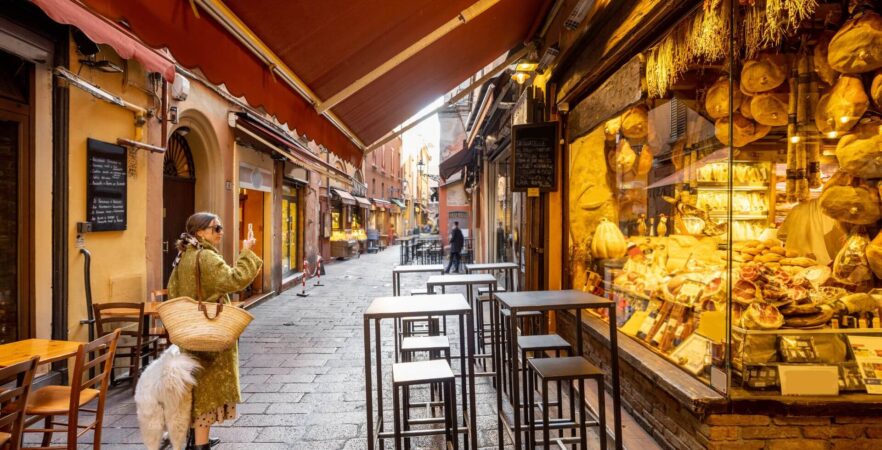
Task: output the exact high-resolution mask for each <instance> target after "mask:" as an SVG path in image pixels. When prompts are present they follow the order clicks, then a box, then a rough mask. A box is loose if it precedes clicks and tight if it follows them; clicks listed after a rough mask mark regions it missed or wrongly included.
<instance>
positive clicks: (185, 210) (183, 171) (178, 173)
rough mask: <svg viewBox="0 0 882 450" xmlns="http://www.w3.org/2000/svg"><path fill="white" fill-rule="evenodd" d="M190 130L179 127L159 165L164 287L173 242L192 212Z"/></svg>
mask: <svg viewBox="0 0 882 450" xmlns="http://www.w3.org/2000/svg"><path fill="white" fill-rule="evenodd" d="M189 131H190V129H189V128H187V127H181V128H178V129H177V130H175V132H174V133H172V135H171V136H170V137H169V140H168V148H167V149H166V151H165V161H164V163H163V175H164V176H163V185H162V204H163V208H162V210H163V219H162V241H163V242H162V252H163V254H162V285H163V286H167V285H168V278H169V276H171V270H172V263H173V262H174V260H175V256H177V254H178V252H177V250H176V249H175V241H177V239H178V236H179V235H180V234H181V232H183V230H184V225H185V224H186V222H187V218H188V217H190V215H192V214H193V213H194V212H196V210H195V199H196V171H195V166H194V164H193V153H192V152H191V151H190V144H189V143H188V142H187V133H189Z"/></svg>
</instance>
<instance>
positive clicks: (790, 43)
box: [567, 1, 882, 393]
mask: <svg viewBox="0 0 882 450" xmlns="http://www.w3.org/2000/svg"><path fill="white" fill-rule="evenodd" d="M766 3H767V2H706V5H710V6H709V7H705V8H698V9H697V10H696V12H695V13H694V14H693V15H692V16H691V17H688V18H685V19H684V20H683V21H682V22H681V23H680V24H678V25H676V28H675V29H674V30H671V31H670V32H669V33H668V34H667V35H666V36H664V37H662V38H661V40H660V41H659V42H658V43H657V44H656V45H655V46H654V47H652V48H649V49H646V51H645V52H644V53H643V55H642V57H643V61H644V62H645V64H641V61H640V60H638V59H634V60H632V61H630V62H627V63H625V64H624V65H623V66H622V67H621V68H620V70H619V71H618V72H617V73H616V74H615V75H614V76H613V77H611V78H610V79H609V80H608V81H607V83H609V84H611V85H612V89H607V90H606V91H597V92H595V93H590V94H589V95H588V96H587V97H586V98H585V100H584V101H583V102H582V103H581V104H580V105H578V106H577V107H576V111H577V112H578V111H592V113H593V114H595V115H597V113H598V112H599V111H606V112H605V113H602V114H600V115H601V117H602V120H599V121H598V123H596V124H595V125H589V126H586V127H585V129H581V130H573V129H570V130H569V132H570V133H571V134H570V136H569V139H568V140H569V146H568V151H569V154H568V156H569V175H568V181H567V182H568V183H569V192H570V195H569V205H568V208H569V224H568V228H569V236H568V240H569V246H570V249H569V250H570V255H569V258H570V262H571V270H570V273H571V278H570V282H571V284H572V286H573V287H574V288H577V289H583V290H586V291H594V292H597V293H599V294H602V295H605V296H608V297H610V298H614V299H615V300H616V301H617V302H618V304H619V305H620V311H621V313H620V314H619V316H618V321H619V323H618V324H619V325H620V327H621V328H620V329H621V331H622V332H623V333H624V334H626V335H629V336H631V337H632V338H633V339H635V340H636V341H638V342H640V343H642V344H643V345H645V346H646V347H648V348H651V349H652V350H654V351H655V352H657V353H658V354H659V355H661V356H663V357H664V358H667V359H668V360H670V361H671V362H673V363H675V364H676V365H678V366H679V367H681V368H682V369H683V370H684V371H686V372H689V373H691V374H692V375H694V376H695V377H697V378H698V379H700V380H702V381H704V382H706V383H708V384H709V385H711V386H712V387H713V388H715V389H717V390H719V391H720V392H724V393H730V392H733V391H737V390H744V391H757V390H767V391H777V392H780V391H781V389H782V387H783V386H782V384H783V383H787V381H788V380H787V378H786V376H785V374H784V373H783V372H779V368H780V367H782V366H794V365H795V366H799V367H807V366H811V365H815V366H823V367H825V369H824V370H827V371H829V372H831V373H832V374H833V379H834V381H833V382H832V383H831V382H829V381H828V382H827V384H828V385H827V386H825V388H829V390H831V391H833V392H853V391H854V392H867V391H871V390H873V389H875V388H873V387H869V388H868V387H867V386H866V385H863V384H862V382H863V381H862V379H860V378H861V376H854V373H857V372H855V370H856V368H857V367H858V364H859V363H861V356H860V354H858V355H854V354H852V353H853V352H850V351H849V350H848V348H849V347H852V348H857V347H859V346H860V345H864V346H872V347H874V348H882V326H880V325H878V323H879V321H878V318H879V317H880V316H882V310H880V309H879V306H878V305H879V300H880V299H882V297H878V296H877V295H876V294H877V293H879V292H882V291H878V290H874V289H876V288H877V287H878V286H882V243H880V242H882V235H878V236H875V238H874V234H873V233H876V232H878V230H879V223H880V219H882V202H880V199H879V193H878V189H877V188H878V186H877V185H876V180H877V179H879V178H882V169H880V166H879V165H878V164H876V163H874V162H872V161H874V160H875V158H882V152H880V151H879V148H880V147H879V145H878V142H880V140H882V137H880V136H882V134H880V130H882V121H880V120H879V119H878V117H879V110H878V109H877V106H876V105H878V104H879V103H878V102H879V101H880V100H882V96H879V95H878V92H876V91H878V89H876V87H878V84H880V83H882V76H880V75H877V72H876V70H877V69H879V68H882V58H879V57H875V56H873V57H868V56H866V55H869V54H871V53H872V52H871V50H870V49H871V48H875V45H876V44H875V43H874V42H873V41H872V39H871V38H870V37H869V36H870V35H871V34H872V33H871V32H869V31H868V29H863V28H862V27H869V26H868V25H866V23H864V22H866V20H867V19H866V18H867V17H873V19H872V20H876V19H878V17H876V16H874V15H875V14H876V13H875V12H872V11H869V10H868V9H866V8H864V7H863V6H865V2H851V4H852V5H858V6H857V7H853V8H851V9H849V8H845V7H843V3H842V2H838V1H837V2H833V1H819V2H817V5H815V2H802V3H801V2H788V4H790V5H797V4H803V5H804V6H805V7H804V8H800V9H799V11H797V10H794V11H791V12H788V11H784V12H780V14H781V15H780V16H779V17H775V18H769V17H767V12H768V11H770V10H767V9H766V6H765V4H766ZM732 4H734V5H735V6H734V7H736V8H738V9H739V11H738V13H737V14H736V16H737V17H743V18H744V20H743V21H739V22H738V23H734V24H733V23H729V17H730V13H731V11H729V10H728V9H727V8H729V7H730V6H728V5H732ZM794 8H795V7H794ZM862 18H863V19H862ZM880 20H882V19H880ZM819 23H826V24H827V25H828V28H830V30H829V31H825V30H823V29H821V28H823V27H811V26H810V25H811V24H819ZM734 37H737V39H730V38H734ZM730 42H735V43H736V45H738V48H735V49H734V50H733V49H730V48H729V43H730ZM845 42H848V44H847V45H848V47H847V48H846V47H845V44H844V43H845ZM861 50H864V51H863V52H862V53H861ZM857 53H860V54H861V55H863V56H862V57H861V58H855V57H853V55H854V54H857ZM729 67H734V68H735V72H734V73H733V75H734V76H733V77H732V78H733V79H732V80H731V81H730V76H729V73H728V71H727V68H729ZM633 69H636V70H633ZM632 74H639V76H632ZM642 86H645V89H643V88H641V87H642ZM868 89H869V90H868ZM609 92H614V93H615V96H614V97H610V96H609V94H608V93H609ZM626 99H630V100H626ZM871 100H873V101H875V102H876V103H873V102H871ZM730 101H731V102H732V103H731V105H730ZM611 105H619V106H616V107H612V106H611ZM730 134H731V135H730ZM729 286H731V288H729ZM874 321H876V325H874V324H873V322H874ZM877 328H878V329H877ZM864 348H866V347H864ZM730 368H731V370H729V369H730ZM874 377H875V378H877V379H878V376H876V375H874ZM863 378H866V377H863ZM837 379H838V383H837V382H836V381H835V380H837Z"/></svg>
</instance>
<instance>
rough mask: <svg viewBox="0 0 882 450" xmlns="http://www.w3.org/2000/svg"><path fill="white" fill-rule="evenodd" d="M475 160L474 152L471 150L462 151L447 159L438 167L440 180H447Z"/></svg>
mask: <svg viewBox="0 0 882 450" xmlns="http://www.w3.org/2000/svg"><path fill="white" fill-rule="evenodd" d="M474 158H475V151H474V150H472V149H471V148H465V149H462V150H460V151H458V152H456V153H454V154H453V155H452V156H450V157H448V158H447V159H445V160H444V161H441V164H439V165H438V172H439V174H440V175H441V178H443V179H445V180H446V179H448V178H450V177H452V176H453V175H455V174H456V173H457V172H459V171H460V170H462V168H463V167H465V166H466V165H468V164H469V163H471V162H472V161H473V160H474Z"/></svg>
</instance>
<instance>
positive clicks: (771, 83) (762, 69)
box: [741, 52, 787, 94]
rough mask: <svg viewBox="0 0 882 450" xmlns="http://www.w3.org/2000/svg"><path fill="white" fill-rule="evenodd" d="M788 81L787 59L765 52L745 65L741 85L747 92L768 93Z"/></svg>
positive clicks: (778, 54)
mask: <svg viewBox="0 0 882 450" xmlns="http://www.w3.org/2000/svg"><path fill="white" fill-rule="evenodd" d="M786 79H787V57H786V56H785V55H782V54H780V53H771V52H763V53H760V54H759V56H757V57H756V59H751V60H749V61H746V62H745V63H744V67H743V68H742V69H741V85H742V87H743V90H744V91H745V92H751V93H755V94H757V93H760V92H767V91H770V90H772V89H775V88H776V87H778V86H780V85H781V84H783V83H784V80H786Z"/></svg>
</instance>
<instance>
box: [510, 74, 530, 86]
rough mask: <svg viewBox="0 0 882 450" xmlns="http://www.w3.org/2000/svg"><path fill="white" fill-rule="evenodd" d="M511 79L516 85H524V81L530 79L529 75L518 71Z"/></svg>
mask: <svg viewBox="0 0 882 450" xmlns="http://www.w3.org/2000/svg"><path fill="white" fill-rule="evenodd" d="M511 79H512V80H515V81H517V82H518V84H524V82H525V81H527V80H529V79H530V73H529V72H520V71H518V72H515V73H514V74H512V76H511Z"/></svg>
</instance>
